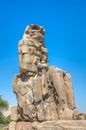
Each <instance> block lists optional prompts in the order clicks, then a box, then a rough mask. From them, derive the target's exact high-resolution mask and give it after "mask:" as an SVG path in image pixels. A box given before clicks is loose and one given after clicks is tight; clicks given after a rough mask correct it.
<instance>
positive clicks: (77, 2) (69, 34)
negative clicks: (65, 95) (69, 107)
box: [0, 0, 86, 112]
mask: <svg viewBox="0 0 86 130" xmlns="http://www.w3.org/2000/svg"><path fill="white" fill-rule="evenodd" d="M32 23H36V24H39V25H42V26H43V27H44V28H45V29H46V34H45V44H46V47H47V48H48V54H49V63H50V64H51V65H54V66H57V67H59V68H62V69H63V70H66V71H68V72H70V73H71V75H72V81H73V88H74V95H75V102H76V106H77V109H78V110H80V111H81V112H86V1H85V0H1V1H0V94H1V95H2V97H3V98H4V99H6V100H7V101H8V102H9V104H11V105H12V104H16V97H15V95H14V94H13V91H12V81H13V78H14V75H15V74H17V73H19V64H18V50H17V46H18V41H19V40H20V39H21V38H22V35H23V32H24V29H25V27H26V26H27V25H28V24H32Z"/></svg>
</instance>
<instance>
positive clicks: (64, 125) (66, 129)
mask: <svg viewBox="0 0 86 130" xmlns="http://www.w3.org/2000/svg"><path fill="white" fill-rule="evenodd" d="M15 130H86V120H66V121H65V120H59V121H46V122H33V123H31V122H17V123H16V129H15Z"/></svg>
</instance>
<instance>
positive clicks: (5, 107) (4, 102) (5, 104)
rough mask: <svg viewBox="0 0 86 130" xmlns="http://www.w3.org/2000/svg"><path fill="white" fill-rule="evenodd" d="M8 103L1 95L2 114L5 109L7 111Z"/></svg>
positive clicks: (0, 106)
mask: <svg viewBox="0 0 86 130" xmlns="http://www.w3.org/2000/svg"><path fill="white" fill-rule="evenodd" d="M8 106H9V105H8V102H7V101H6V100H4V99H2V97H1V95H0V113H1V111H2V110H3V109H7V108H8Z"/></svg>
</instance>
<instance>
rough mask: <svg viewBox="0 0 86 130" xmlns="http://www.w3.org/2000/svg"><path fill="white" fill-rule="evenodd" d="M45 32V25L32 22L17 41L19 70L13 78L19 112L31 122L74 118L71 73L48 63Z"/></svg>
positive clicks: (24, 118) (74, 108)
mask: <svg viewBox="0 0 86 130" xmlns="http://www.w3.org/2000/svg"><path fill="white" fill-rule="evenodd" d="M44 33H45V30H44V29H43V27H41V26H38V25H34V24H31V25H29V26H27V28H26V29H25V32H24V35H23V38H22V40H20V42H19V45H18V52H19V65H20V74H19V75H16V76H15V78H14V81H13V90H14V92H15V93H16V96H17V100H18V113H19V114H20V116H21V117H22V120H23V121H30V122H33V121H50V120H52V121H53V120H58V119H62V120H63V119H74V118H75V117H74V112H75V110H76V107H75V102H74V93H73V87H72V81H71V76H70V74H69V73H67V72H65V71H63V70H61V69H59V68H56V67H53V66H50V65H49V64H48V52H47V49H46V47H45V45H44ZM12 119H13V118H12Z"/></svg>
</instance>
